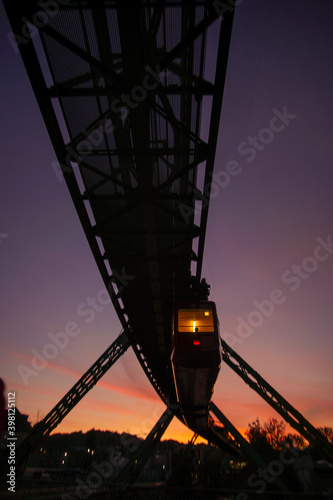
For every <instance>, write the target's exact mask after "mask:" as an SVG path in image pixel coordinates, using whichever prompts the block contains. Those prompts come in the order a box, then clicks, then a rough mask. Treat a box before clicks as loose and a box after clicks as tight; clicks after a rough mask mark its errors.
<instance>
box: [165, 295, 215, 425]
mask: <svg viewBox="0 0 333 500" xmlns="http://www.w3.org/2000/svg"><path fill="white" fill-rule="evenodd" d="M171 351H172V352H171V363H172V369H173V376H174V381H175V386H176V391H177V398H178V403H179V404H180V408H181V411H182V414H183V418H184V420H185V422H186V424H187V425H188V426H189V427H190V428H191V429H193V430H195V431H196V432H198V433H200V431H206V430H207V425H208V411H209V403H210V401H211V398H212V395H213V391H214V385H215V382H216V379H217V376H218V374H219V371H220V367H221V361H222V356H221V348H220V335H219V322H218V318H217V313H216V306H215V303H214V302H211V301H188V302H178V303H176V304H175V307H174V314H173V332H172V341H171Z"/></svg>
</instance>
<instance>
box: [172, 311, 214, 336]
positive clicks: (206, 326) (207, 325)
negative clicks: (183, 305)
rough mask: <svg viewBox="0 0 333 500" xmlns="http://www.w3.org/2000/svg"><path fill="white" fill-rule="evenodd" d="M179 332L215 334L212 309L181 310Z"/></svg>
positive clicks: (179, 312) (179, 313)
mask: <svg viewBox="0 0 333 500" xmlns="http://www.w3.org/2000/svg"><path fill="white" fill-rule="evenodd" d="M178 331H179V332H193V333H200V332H214V316H213V310H212V309H179V310H178Z"/></svg>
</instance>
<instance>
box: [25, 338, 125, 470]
mask: <svg viewBox="0 0 333 500" xmlns="http://www.w3.org/2000/svg"><path fill="white" fill-rule="evenodd" d="M129 346H130V342H129V340H128V337H127V335H126V334H125V332H122V333H121V334H120V335H119V337H118V338H117V339H116V340H115V341H114V342H113V343H112V344H111V346H110V347H108V349H107V350H106V351H105V352H104V353H103V354H102V355H101V356H100V357H99V358H98V360H97V361H96V362H95V363H94V364H93V365H92V366H91V367H90V368H89V370H87V371H86V373H85V374H84V375H82V377H81V378H80V380H79V381H78V382H77V383H76V384H75V385H74V386H73V387H72V388H71V389H70V390H69V391H68V392H67V394H66V395H65V396H64V397H63V398H62V399H61V400H60V401H59V403H58V404H57V405H56V406H55V407H54V408H53V409H52V410H51V411H50V412H49V413H48V414H47V415H46V417H45V418H44V419H43V420H42V421H41V422H39V423H38V424H36V425H35V427H34V428H33V430H32V431H31V433H30V434H29V435H28V436H27V437H26V439H25V440H24V441H23V442H22V443H21V444H20V446H19V447H18V449H17V464H18V466H20V465H22V464H23V462H24V461H25V460H26V459H27V458H28V456H29V455H30V454H31V453H32V452H33V451H34V449H35V448H36V447H37V445H38V443H39V442H40V440H41V439H42V438H43V437H45V436H48V435H49V434H50V432H51V431H52V430H53V429H55V428H56V427H57V425H59V424H60V422H61V421H62V420H63V419H64V418H65V416H66V415H67V414H68V413H69V412H70V411H71V410H72V409H73V408H74V406H76V405H77V403H78V402H79V401H81V399H82V398H83V396H85V395H86V394H87V392H88V391H90V389H92V388H93V387H94V385H96V383H97V382H98V381H99V379H100V378H101V377H102V376H103V375H104V374H105V373H106V372H107V371H108V370H109V368H111V366H112V365H113V364H114V363H115V362H116V361H117V360H118V359H119V358H120V356H122V355H123V354H124V352H125V351H126V350H127V349H128V347H129Z"/></svg>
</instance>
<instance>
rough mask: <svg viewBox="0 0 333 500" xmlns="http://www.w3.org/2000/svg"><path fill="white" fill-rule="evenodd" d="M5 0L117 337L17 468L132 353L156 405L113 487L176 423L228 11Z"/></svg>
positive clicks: (230, 356) (286, 413) (294, 421)
mask: <svg viewBox="0 0 333 500" xmlns="http://www.w3.org/2000/svg"><path fill="white" fill-rule="evenodd" d="M231 3H232V2H231ZM4 4H5V8H6V10H7V15H8V18H9V21H10V23H11V26H12V30H13V34H12V42H13V41H15V42H16V43H17V47H18V50H19V51H20V53H21V56H22V59H23V62H24V64H25V67H26V71H27V73H28V76H29V79H30V82H31V85H32V88H33V90H34V93H35V96H36V99H37V102H38V105H39V108H40V111H41V113H42V116H43V118H44V122H45V125H46V127H47V130H48V133H49V136H50V139H51V141H52V145H53V147H54V151H55V153H56V157H57V161H55V162H54V164H53V168H54V170H55V173H56V175H57V176H58V177H59V179H64V180H65V182H66V184H67V186H68V189H69V192H70V195H71V197H72V200H73V203H74V205H75V209H76V211H77V213H78V215H79V218H80V221H81V224H82V227H83V229H84V231H85V235H86V237H87V240H88V242H89V244H90V248H91V250H92V252H93V255H94V258H95V260H96V264H97V267H98V269H99V272H100V274H101V276H102V278H103V281H104V284H105V287H106V288H107V290H108V291H109V294H110V297H111V300H112V303H113V306H114V308H115V310H116V312H117V315H118V317H119V320H120V323H121V325H122V329H123V331H122V333H121V335H120V336H119V337H118V338H117V340H116V341H115V342H113V344H112V345H111V346H110V347H109V348H108V349H107V350H106V351H105V353H103V354H102V356H101V357H100V358H99V359H98V360H97V361H96V362H95V363H94V365H93V366H92V367H91V368H90V369H89V370H88V371H87V372H86V373H85V374H84V375H83V376H82V377H81V379H80V380H79V381H78V382H77V383H76V384H75V385H74V386H73V388H72V389H71V390H70V391H69V392H68V393H67V394H66V395H65V396H64V398H63V399H62V400H61V401H60V402H59V403H58V404H57V405H56V406H55V407H54V408H53V409H52V410H51V411H50V412H49V413H48V415H47V416H46V417H45V418H44V420H43V421H41V422H40V423H39V424H38V425H36V426H35V427H34V429H33V430H32V432H31V434H30V435H29V436H28V437H27V438H26V440H25V441H24V442H23V443H22V444H21V445H20V447H19V448H18V459H19V460H20V461H21V462H22V463H23V462H24V460H25V459H26V458H27V457H28V456H29V454H30V453H31V452H32V451H33V450H34V449H35V448H36V447H37V446H38V444H39V442H40V440H41V439H42V438H43V437H44V436H46V435H48V434H49V433H50V432H51V431H52V430H53V429H55V428H56V426H57V425H58V424H59V423H60V422H61V421H62V419H63V418H64V417H65V416H66V415H67V414H68V413H69V412H70V411H71V409H72V408H73V407H74V406H75V405H76V404H77V403H78V402H79V401H80V400H81V399H82V397H83V396H84V395H85V394H86V393H87V392H88V391H89V390H90V389H91V388H92V387H93V386H94V385H95V384H96V383H97V381H98V380H99V379H100V378H101V377H102V376H103V375H104V374H105V373H106V371H107V370H109V368H110V367H111V366H112V365H113V364H114V363H115V362H116V361H117V359H119V357H120V356H121V355H122V354H123V353H124V352H125V351H126V350H127V349H128V348H129V347H131V348H132V349H133V351H134V353H135V355H136V357H137V359H138V361H139V363H140V365H141V367H142V369H143V370H144V372H145V374H146V376H147V378H148V380H149V381H150V382H151V384H152V385H153V387H154V389H155V391H156V392H157V394H158V395H159V397H160V398H161V399H162V400H163V401H164V403H165V404H166V410H165V412H164V414H163V415H162V416H161V418H160V420H159V421H158V422H157V423H156V425H155V426H154V428H153V429H152V431H151V432H150V434H149V435H148V436H147V438H146V440H145V441H144V442H143V443H142V444H141V446H140V447H139V449H138V451H137V453H136V454H135V456H133V459H132V460H131V461H130V462H129V464H128V465H127V467H126V469H125V470H124V471H123V472H122V475H121V477H119V478H118V482H126V481H131V482H133V481H134V480H135V479H136V477H137V476H138V474H139V473H140V471H141V469H142V467H143V465H144V463H145V461H146V460H147V458H148V457H149V453H150V451H151V449H152V447H153V446H154V444H155V443H156V441H158V440H159V439H160V437H161V436H162V435H163V432H164V431H165V429H166V428H167V426H168V425H169V423H170V421H171V420H172V418H173V416H174V415H176V416H177V417H178V418H179V419H182V416H181V413H180V411H179V408H178V405H177V404H176V393H175V387H174V381H173V375H172V368H171V363H170V337H171V315H172V308H173V304H174V302H175V301H176V300H179V299H183V298H187V297H190V296H192V297H197V296H198V295H199V293H200V282H201V271H202V261H203V252H204V244H205V232H206V225H207V217H208V208H209V197H210V181H211V176H212V173H213V167H214V159H215V150H216V143H217V137H218V128H219V121H220V114H221V106H222V97H223V91H224V82H225V76H226V68H227V61H228V54H229V45H230V39H231V32H232V24H233V16H234V9H233V8H232V7H231V6H230V5H228V6H227V7H226V4H227V3H226V2H219V1H214V2H213V1H209V0H196V1H191V2H190V1H183V2H181V1H177V0H141V1H129V0H77V1H72V0H62V1H59V2H58V1H54V2H51V3H50V4H47V5H48V7H43V8H42V7H41V5H42V4H41V3H40V2H37V1H30V2H20V3H19V4H17V3H16V2H12V1H11V0H5V1H4ZM51 4H52V5H51ZM44 5H46V4H44ZM221 348H222V353H223V360H224V362H225V363H227V364H228V365H229V366H230V367H231V368H232V369H233V370H234V371H235V372H236V373H237V374H238V375H239V376H240V377H241V378H243V380H244V381H245V382H246V383H247V384H248V385H249V386H250V387H252V388H253V389H254V390H255V391H256V392H257V393H258V394H259V395H260V396H262V397H263V398H264V399H265V400H266V401H267V402H268V403H269V404H270V405H271V406H272V407H273V408H274V409H275V410H276V411H277V412H278V413H279V414H280V415H281V416H282V417H283V418H284V419H285V420H286V421H287V422H289V423H290V424H291V425H292V426H293V427H294V428H295V429H296V430H297V431H298V432H300V433H301V434H302V435H303V436H304V437H305V438H306V439H307V440H308V441H309V442H310V443H312V444H316V445H317V446H318V447H319V448H320V449H321V450H322V452H323V454H324V455H325V456H326V457H327V458H329V459H330V460H332V459H333V450H332V445H330V444H329V443H328V442H327V440H326V439H325V438H324V437H323V436H322V435H321V434H320V433H319V432H318V431H317V430H316V429H315V428H314V427H313V426H312V425H311V424H310V423H309V422H308V421H307V420H306V419H305V418H304V417H303V416H302V415H301V414H300V413H299V412H297V410H296V409H295V408H293V406H292V405H291V404H290V403H288V402H287V401H286V400H285V399H284V398H283V397H282V396H281V395H280V394H278V393H277V392H276V391H275V390H274V389H273V388H272V387H271V386H270V385H269V384H268V383H267V382H266V381H265V380H264V379H263V378H262V377H261V376H260V375H259V374H258V373H257V372H256V371H255V370H254V369H253V368H251V367H250V366H249V365H248V364H247V363H246V362H245V361H244V360H243V359H242V358H241V357H240V356H239V355H237V353H236V352H235V351H233V349H231V348H230V347H229V346H228V345H227V344H226V343H225V342H224V341H223V340H221ZM210 410H211V413H212V414H214V415H215V418H217V419H218V420H219V422H220V423H222V424H223V430H222V431H221V432H222V434H223V437H222V434H221V436H220V438H221V439H219V436H218V434H217V433H216V429H215V432H210V431H208V432H207V433H206V434H205V435H203V437H205V438H206V439H208V440H210V441H212V442H213V443H214V444H216V445H221V446H222V447H223V446H225V442H226V440H228V441H229V442H230V443H231V445H230V446H231V447H233V448H234V449H235V450H236V451H237V450H241V451H242V452H243V453H244V454H245V455H247V456H248V457H249V459H251V460H253V461H255V462H256V464H258V465H260V466H264V467H265V468H266V467H267V466H266V464H264V462H263V461H262V459H261V458H260V457H259V456H258V455H257V454H256V453H255V452H254V450H253V449H252V448H251V447H250V445H249V444H248V443H247V441H245V440H244V438H243V437H242V436H241V435H240V434H239V433H238V431H237V429H236V428H235V427H234V426H233V425H232V423H231V422H230V421H229V420H228V419H227V418H226V416H225V415H224V414H223V413H222V412H221V411H220V410H219V409H218V408H217V407H216V405H215V404H214V403H212V404H211V407H210ZM210 421H211V426H214V423H213V419H212V418H210ZM276 483H277V485H278V486H280V488H282V489H284V490H285V491H286V487H285V485H283V484H281V482H279V481H278V479H277V480H276ZM279 483H280V484H279Z"/></svg>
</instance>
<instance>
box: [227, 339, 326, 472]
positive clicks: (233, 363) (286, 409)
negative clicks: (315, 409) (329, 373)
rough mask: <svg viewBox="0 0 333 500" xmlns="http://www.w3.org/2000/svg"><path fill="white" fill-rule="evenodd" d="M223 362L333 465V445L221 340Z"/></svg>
mask: <svg viewBox="0 0 333 500" xmlns="http://www.w3.org/2000/svg"><path fill="white" fill-rule="evenodd" d="M221 346H222V357H223V361H224V362H225V363H227V365H229V366H230V368H232V369H233V370H234V372H236V373H237V375H239V376H240V377H241V378H242V379H243V380H244V382H246V383H247V384H248V385H249V386H250V387H251V388H252V389H253V390H255V391H256V392H257V393H258V394H259V396H261V397H262V398H263V399H264V400H265V401H267V403H268V404H270V405H271V406H272V408H274V410H275V411H277V412H278V413H279V414H280V415H281V416H282V417H283V418H284V419H285V421H286V422H288V423H289V424H290V425H291V426H292V427H294V429H296V430H297V431H298V432H299V433H300V434H302V436H303V437H305V439H307V440H308V441H309V442H310V443H311V444H314V445H316V446H318V448H320V449H321V451H322V452H323V453H324V455H325V456H326V457H327V458H328V459H329V460H330V461H332V463H333V445H331V444H330V443H329V442H328V441H327V440H326V439H325V438H324V436H322V435H321V434H320V432H319V431H317V429H316V428H315V427H313V425H312V424H310V422H308V420H306V418H304V417H303V415H301V414H300V413H299V412H298V411H297V410H296V409H295V408H294V407H293V406H292V405H291V404H290V403H288V401H287V400H286V399H284V398H283V397H282V396H281V394H279V393H278V392H277V391H276V390H275V389H273V387H272V386H271V385H270V384H269V383H268V382H266V380H264V379H263V378H262V377H261V376H260V375H259V373H258V372H256V371H255V370H254V369H253V368H252V367H251V366H250V365H249V364H248V363H246V361H244V359H243V358H241V357H240V356H239V354H237V353H236V352H235V351H234V350H233V349H232V348H231V347H230V346H228V344H227V343H226V342H225V341H224V340H223V339H221Z"/></svg>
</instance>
